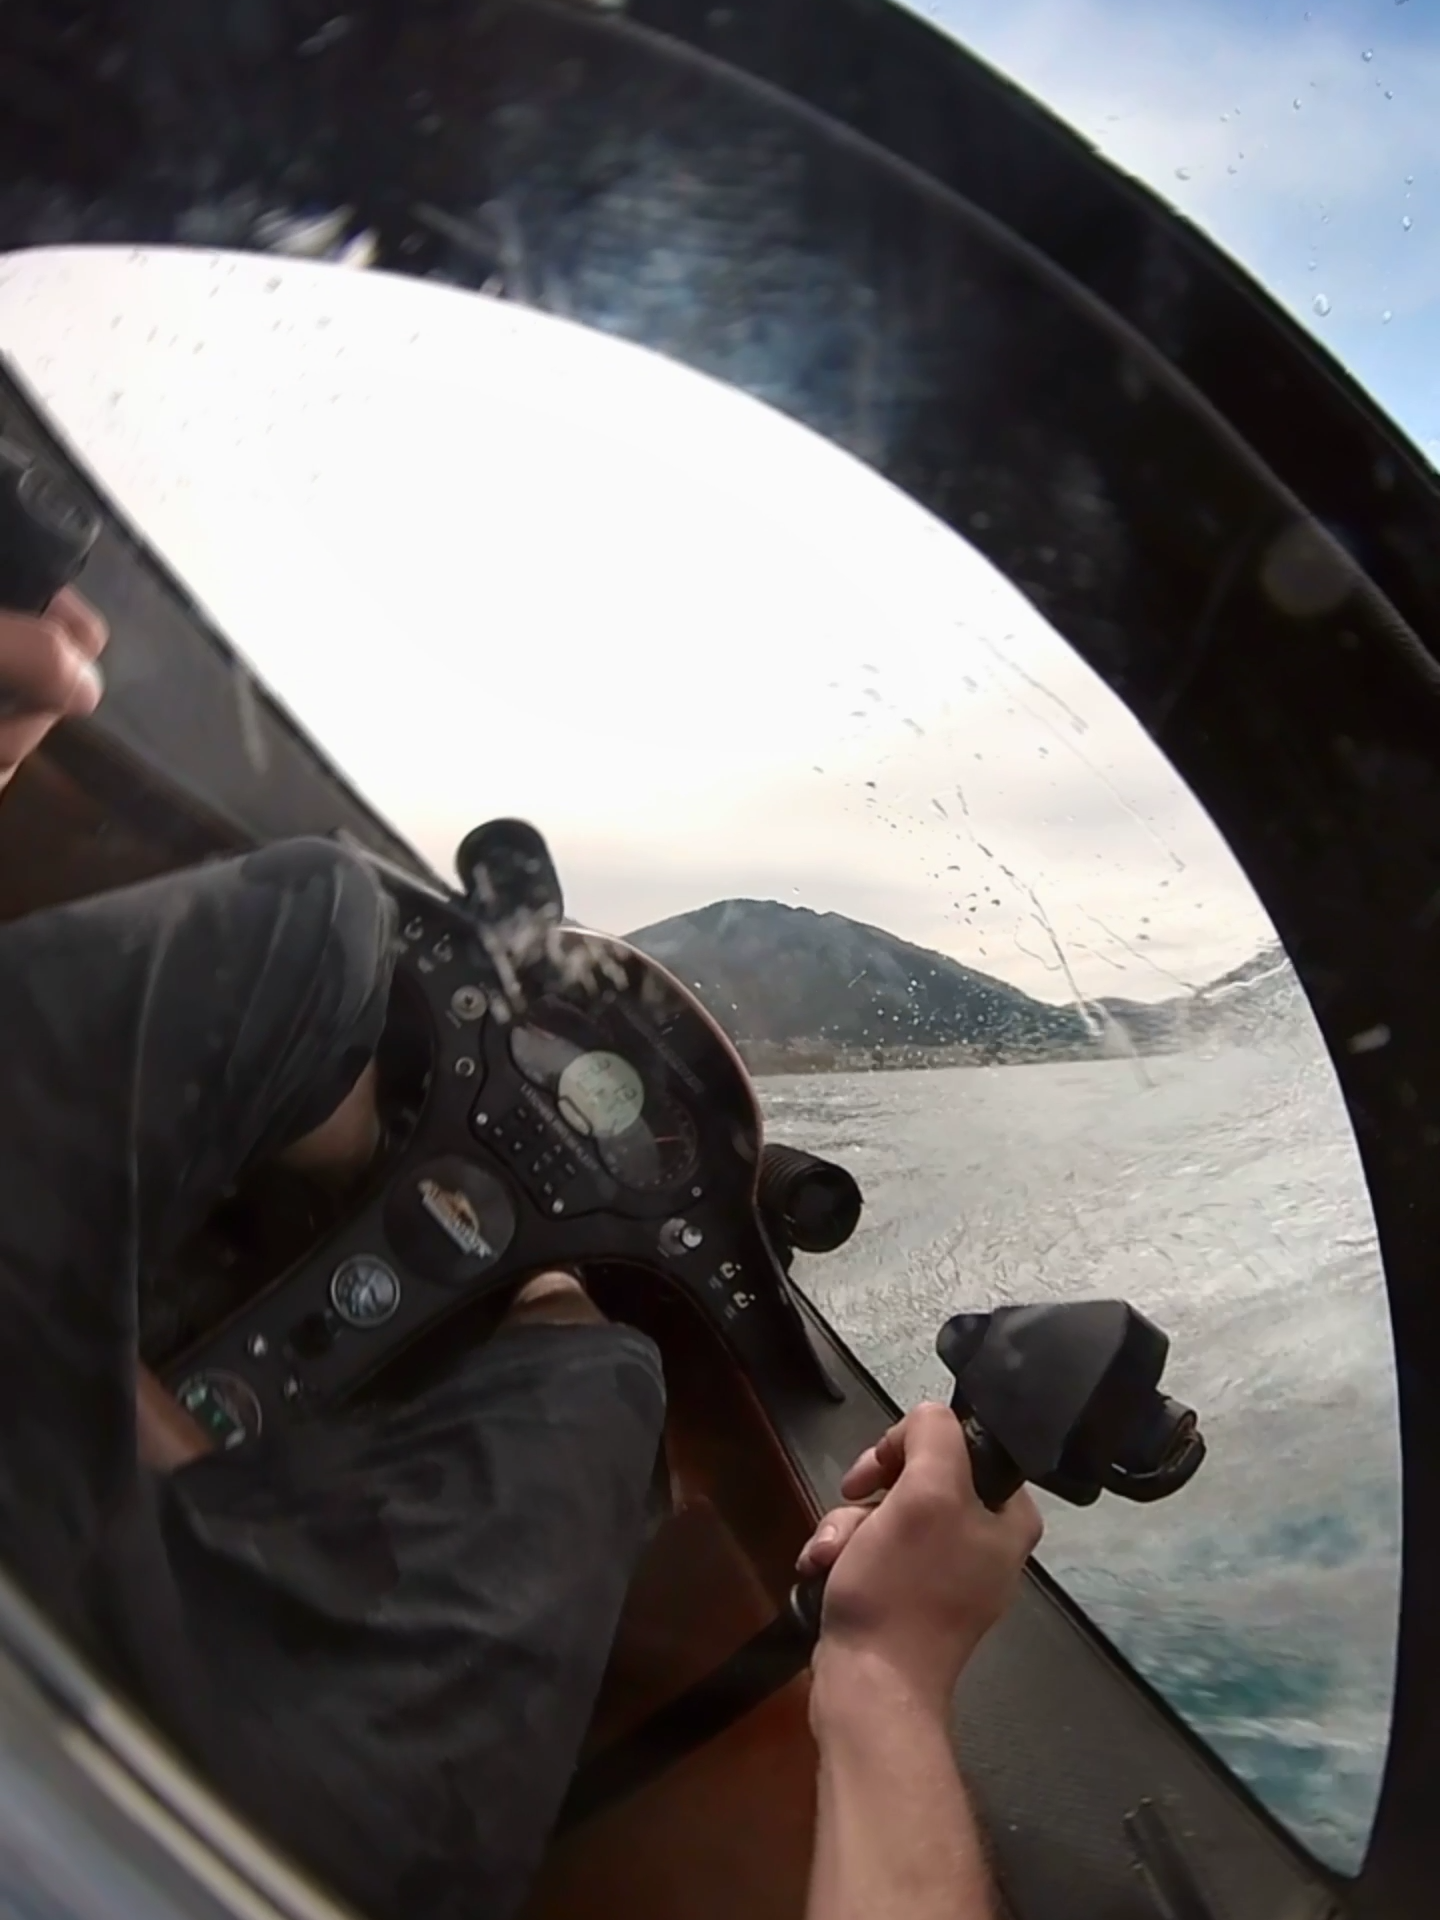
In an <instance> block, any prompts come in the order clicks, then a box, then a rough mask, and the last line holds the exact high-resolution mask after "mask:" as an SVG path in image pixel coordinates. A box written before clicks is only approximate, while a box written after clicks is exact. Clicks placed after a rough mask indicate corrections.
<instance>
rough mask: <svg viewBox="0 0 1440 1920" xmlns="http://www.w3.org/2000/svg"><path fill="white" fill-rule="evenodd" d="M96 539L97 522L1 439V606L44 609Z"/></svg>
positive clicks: (71, 495) (65, 489) (63, 488)
mask: <svg viewBox="0 0 1440 1920" xmlns="http://www.w3.org/2000/svg"><path fill="white" fill-rule="evenodd" d="M99 537H100V521H99V519H98V517H97V516H96V515H95V514H93V513H92V512H91V511H90V509H89V508H88V507H87V506H86V505H85V503H84V501H83V500H81V499H80V498H79V496H78V495H76V494H75V493H73V492H72V491H71V490H70V489H69V488H68V487H66V486H65V485H64V484H63V483H62V482H61V481H59V480H57V479H56V478H55V476H54V475H53V474H51V473H49V472H47V471H46V469H45V468H43V467H42V466H40V464H39V463H38V461H36V460H34V459H33V458H32V457H31V456H30V455H29V454H28V453H27V452H26V451H25V450H24V448H23V447H18V446H16V444H15V442H14V441H13V440H6V439H3V438H0V607H4V608H6V609H7V610H8V611H9V612H11V613H43V612H44V611H45V609H46V607H48V606H49V604H50V602H51V601H52V600H53V599H54V598H55V595H56V594H57V593H58V592H59V591H60V589H61V587H63V586H66V585H68V583H69V582H70V581H71V580H73V579H74V578H75V576H76V574H77V573H79V571H80V569H81V567H83V566H84V564H85V562H86V560H87V559H88V557H89V554H90V549H91V548H92V547H93V546H94V545H95V542H96V540H97V539H98V538H99Z"/></svg>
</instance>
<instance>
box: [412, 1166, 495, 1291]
mask: <svg viewBox="0 0 1440 1920" xmlns="http://www.w3.org/2000/svg"><path fill="white" fill-rule="evenodd" d="M385 1231H386V1234H387V1235H388V1236H389V1240H390V1244H391V1245H392V1246H393V1247H394V1249H395V1251H396V1252H397V1253H398V1254H399V1255H400V1257H401V1259H402V1260H403V1261H404V1262H405V1263H406V1265H407V1266H409V1267H412V1268H413V1269H414V1270H415V1272H416V1273H419V1274H422V1275H423V1276H424V1277H425V1278H426V1279H427V1280H434V1281H438V1282H439V1283H440V1284H441V1285H443V1286H451V1287H458V1286H467V1285H468V1284H469V1283H470V1282H471V1281H472V1280H478V1279H479V1278H480V1276H481V1274H483V1273H485V1272H486V1271H487V1270H488V1269H489V1268H491V1267H493V1266H494V1265H495V1262H496V1261H497V1260H499V1259H500V1258H501V1256H502V1255H503V1254H504V1252H505V1250H506V1248H507V1247H508V1246H509V1245H510V1242H511V1241H512V1240H513V1239H514V1237H515V1208H514V1206H513V1205H512V1203H511V1200H510V1196H509V1194H508V1192H507V1191H506V1189H505V1187H504V1185H503V1183H502V1182H501V1181H500V1180H499V1179H498V1178H497V1176H496V1175H495V1174H493V1173H491V1172H490V1171H489V1169H488V1168H486V1167H482V1166H479V1165H477V1163H476V1162H475V1161H473V1160H462V1159H460V1158H459V1156H458V1155H449V1156H447V1157H446V1158H444V1159H440V1160H431V1161H427V1162H426V1164H425V1165H424V1166H422V1167H417V1168H416V1169H415V1170H414V1171H413V1172H411V1173H408V1174H407V1175H406V1176H405V1178H404V1179H403V1180H401V1181H400V1182H399V1183H398V1184H397V1185H396V1186H395V1188H394V1190H393V1191H392V1192H391V1195H390V1198H389V1200H388V1201H387V1202H386V1205H385Z"/></svg>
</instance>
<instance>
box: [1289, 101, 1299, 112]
mask: <svg viewBox="0 0 1440 1920" xmlns="http://www.w3.org/2000/svg"><path fill="white" fill-rule="evenodd" d="M1290 104H1291V106H1292V107H1293V108H1294V109H1295V111H1296V113H1298V112H1299V111H1300V102H1299V99H1298V98H1297V99H1294V100H1292V101H1291V102H1290Z"/></svg>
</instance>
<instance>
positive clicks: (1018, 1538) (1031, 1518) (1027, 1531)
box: [996, 1487, 1045, 1560]
mask: <svg viewBox="0 0 1440 1920" xmlns="http://www.w3.org/2000/svg"><path fill="white" fill-rule="evenodd" d="M996 1518H997V1519H998V1520H999V1521H1000V1522H1001V1524H1002V1525H1003V1526H1005V1527H1006V1528H1008V1529H1009V1531H1010V1533H1011V1535H1012V1536H1013V1538H1014V1541H1015V1547H1016V1551H1017V1552H1021V1551H1023V1553H1024V1555H1025V1558H1026V1559H1027V1560H1028V1559H1029V1558H1030V1556H1031V1554H1032V1553H1034V1551H1035V1549H1036V1547H1038V1546H1039V1544H1040V1541H1041V1538H1042V1536H1043V1534H1044V1532H1045V1521H1044V1519H1043V1518H1042V1516H1041V1513H1040V1509H1039V1507H1037V1506H1036V1504H1035V1501H1034V1498H1033V1496H1032V1495H1031V1492H1030V1489H1029V1488H1028V1487H1021V1489H1020V1491H1019V1492H1018V1493H1016V1494H1013V1495H1012V1496H1011V1497H1010V1499H1008V1500H1007V1501H1006V1502H1005V1504H1004V1506H1003V1507H1002V1508H1001V1509H1000V1512H999V1513H998V1515H997V1516H996Z"/></svg>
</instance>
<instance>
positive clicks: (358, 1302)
mask: <svg viewBox="0 0 1440 1920" xmlns="http://www.w3.org/2000/svg"><path fill="white" fill-rule="evenodd" d="M330 1304H331V1305H332V1306H333V1307H334V1309H335V1311H336V1313H338V1314H339V1316H340V1318H341V1319H342V1320H343V1321H344V1322H345V1324H346V1326H347V1327H360V1328H362V1329H363V1328H369V1327H383V1326H384V1324H385V1322H386V1321H387V1320H388V1319H390V1317H391V1316H392V1315H393V1314H394V1312H395V1309H396V1308H397V1307H398V1306H399V1304H400V1282H399V1281H398V1280H397V1279H396V1277H395V1275H394V1274H393V1273H392V1272H391V1270H390V1268H389V1267H387V1266H386V1264H385V1262H384V1261H383V1260H377V1259H376V1258H375V1257H374V1255H373V1254H368V1253H357V1254H354V1255H352V1256H351V1258H350V1259H349V1260H342V1261H341V1263H340V1265H339V1266H338V1267H337V1268H336V1269H335V1271H334V1273H333V1274H332V1275H331V1276H330Z"/></svg>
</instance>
